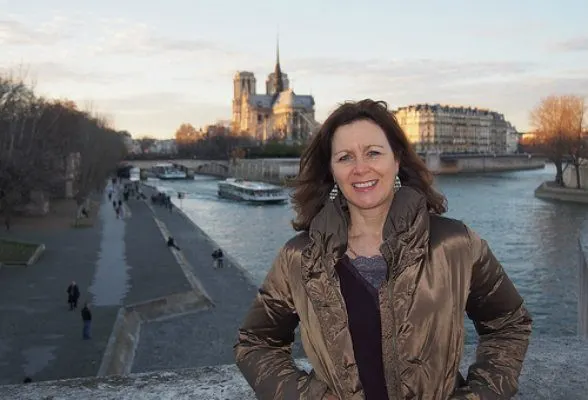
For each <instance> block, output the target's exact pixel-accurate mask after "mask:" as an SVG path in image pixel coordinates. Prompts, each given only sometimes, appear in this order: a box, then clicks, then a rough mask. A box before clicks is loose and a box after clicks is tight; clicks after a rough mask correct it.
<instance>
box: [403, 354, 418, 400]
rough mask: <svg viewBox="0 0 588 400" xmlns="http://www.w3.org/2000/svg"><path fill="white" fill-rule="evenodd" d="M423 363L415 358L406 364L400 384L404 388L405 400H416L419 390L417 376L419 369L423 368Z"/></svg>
mask: <svg viewBox="0 0 588 400" xmlns="http://www.w3.org/2000/svg"><path fill="white" fill-rule="evenodd" d="M421 365H422V361H421V360H419V359H418V358H413V359H411V360H408V361H406V362H405V365H404V369H403V370H402V372H401V373H400V383H401V388H402V396H403V397H402V398H403V399H407V400H408V399H416V398H417V392H418V390H417V388H416V386H417V385H416V383H417V382H416V381H415V375H416V374H417V373H418V369H419V368H420V367H421Z"/></svg>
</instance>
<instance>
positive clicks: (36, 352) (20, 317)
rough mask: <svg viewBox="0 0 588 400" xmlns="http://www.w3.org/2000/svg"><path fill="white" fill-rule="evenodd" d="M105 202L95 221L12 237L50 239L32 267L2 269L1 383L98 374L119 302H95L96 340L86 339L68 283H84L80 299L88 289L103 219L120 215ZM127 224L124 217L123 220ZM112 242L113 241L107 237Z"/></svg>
mask: <svg viewBox="0 0 588 400" xmlns="http://www.w3.org/2000/svg"><path fill="white" fill-rule="evenodd" d="M108 209H109V207H104V209H103V210H101V215H100V217H99V218H97V220H96V223H95V224H94V226H93V227H89V228H78V229H62V230H57V231H30V232H25V231H22V232H18V231H16V232H14V233H12V234H11V235H10V236H9V237H12V238H19V239H21V240H27V241H33V242H42V243H45V246H46V250H45V253H44V254H43V255H42V256H41V259H40V260H39V261H38V262H37V263H35V264H34V265H32V266H30V267H26V268H25V267H11V268H2V269H0V383H20V382H22V380H23V378H24V377H25V376H30V377H32V379H33V380H35V381H38V380H46V379H59V378H67V377H72V376H90V375H94V374H95V373H96V371H97V370H98V367H99V366H100V361H101V359H102V352H103V350H104V347H105V346H106V342H107V340H108V337H109V335H110V331H111V328H112V324H113V322H114V319H115V318H116V313H117V311H118V307H116V306H105V307H96V308H94V307H92V306H91V308H92V313H93V320H94V321H93V327H92V336H93V339H92V340H87V341H85V340H82V321H81V316H80V311H79V309H78V310H76V311H69V307H68V304H67V294H66V289H67V286H68V284H69V283H70V281H71V280H75V281H76V282H77V283H78V286H79V287H80V291H81V298H80V303H82V304H83V302H84V301H86V300H90V301H91V300H92V296H91V295H90V294H89V293H88V287H89V286H90V284H91V282H92V280H93V278H94V272H95V266H96V262H97V259H98V254H99V252H100V246H101V240H102V226H103V224H104V220H103V219H107V220H108V219H112V218H116V217H115V215H114V211H112V206H111V207H110V209H109V210H110V211H112V213H108V212H102V211H109V210H108ZM117 222H120V223H121V229H122V225H123V224H124V223H123V221H120V220H119V221H117ZM102 244H103V245H105V246H106V247H108V243H102Z"/></svg>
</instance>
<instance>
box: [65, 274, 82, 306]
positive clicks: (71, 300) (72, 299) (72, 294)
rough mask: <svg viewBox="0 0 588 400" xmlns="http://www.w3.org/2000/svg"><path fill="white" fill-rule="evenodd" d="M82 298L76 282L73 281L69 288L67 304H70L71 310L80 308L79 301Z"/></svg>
mask: <svg viewBox="0 0 588 400" xmlns="http://www.w3.org/2000/svg"><path fill="white" fill-rule="evenodd" d="M79 298H80V289H79V288H78V285H77V283H76V282H75V281H71V283H70V284H69V286H68V287H67V302H68V304H69V310H70V311H71V310H73V309H75V308H78V299H79Z"/></svg>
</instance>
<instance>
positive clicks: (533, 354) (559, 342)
mask: <svg viewBox="0 0 588 400" xmlns="http://www.w3.org/2000/svg"><path fill="white" fill-rule="evenodd" d="M473 355H474V346H466V351H465V356H464V360H463V361H464V362H463V365H462V372H465V371H466V366H467V365H468V364H469V362H471V360H472V357H473ZM587 359H588V341H582V340H580V339H578V338H575V337H569V338H535V339H533V341H532V343H531V346H530V348H529V353H528V355H527V359H526V361H525V366H524V368H523V373H522V375H521V379H520V392H519V396H518V397H517V399H521V400H540V399H565V400H574V399H578V400H580V399H585V398H586V393H588V381H587V380H586V376H588V363H586V360H587ZM299 364H300V366H301V367H303V368H308V366H307V364H306V363H305V362H304V361H300V362H299ZM0 398H2V399H6V400H9V399H20V400H33V399H35V400H36V399H41V398H47V399H52V400H70V399H71V400H74V399H75V400H78V399H84V398H92V399H96V400H106V399H120V400H125V399H146V400H150V399H158V400H159V399H173V400H182V399H203V400H254V399H255V397H254V395H253V393H252V391H251V389H250V388H249V386H248V385H247V383H246V382H245V380H244V379H243V377H242V376H241V374H240V373H239V372H238V370H237V367H235V366H234V365H222V366H214V367H204V368H198V369H183V370H177V371H158V372H148V373H142V374H132V375H128V376H107V377H97V378H78V379H68V380H61V381H48V382H38V383H30V384H26V385H7V386H0Z"/></svg>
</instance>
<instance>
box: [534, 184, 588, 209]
mask: <svg viewBox="0 0 588 400" xmlns="http://www.w3.org/2000/svg"><path fill="white" fill-rule="evenodd" d="M535 197H537V198H539V199H543V200H556V201H565V202H569V203H583V204H588V190H585V189H574V188H568V187H565V188H564V187H559V186H557V185H555V184H554V183H552V182H543V183H542V184H541V185H539V187H538V188H537V189H535Z"/></svg>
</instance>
